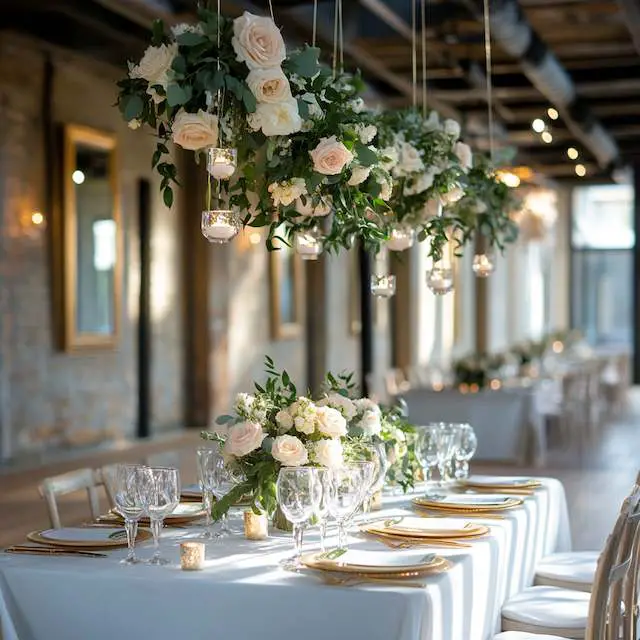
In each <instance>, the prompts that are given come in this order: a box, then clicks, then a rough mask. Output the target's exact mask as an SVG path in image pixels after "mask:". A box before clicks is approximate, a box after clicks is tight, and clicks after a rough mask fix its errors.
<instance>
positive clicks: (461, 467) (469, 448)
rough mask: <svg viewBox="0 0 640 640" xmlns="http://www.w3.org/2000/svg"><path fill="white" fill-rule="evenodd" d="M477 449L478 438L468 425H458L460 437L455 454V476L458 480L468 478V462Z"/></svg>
mask: <svg viewBox="0 0 640 640" xmlns="http://www.w3.org/2000/svg"><path fill="white" fill-rule="evenodd" d="M477 448H478V438H477V437H476V434H475V431H474V430H473V427H472V426H471V425H469V424H463V425H460V437H459V440H458V446H457V448H456V453H455V476H456V478H458V479H462V480H464V479H466V478H468V477H469V460H471V458H473V455H474V454H475V452H476V449H477Z"/></svg>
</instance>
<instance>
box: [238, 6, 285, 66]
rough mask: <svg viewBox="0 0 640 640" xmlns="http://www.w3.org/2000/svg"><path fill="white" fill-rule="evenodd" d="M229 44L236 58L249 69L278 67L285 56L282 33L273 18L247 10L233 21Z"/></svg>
mask: <svg viewBox="0 0 640 640" xmlns="http://www.w3.org/2000/svg"><path fill="white" fill-rule="evenodd" d="M231 44H232V46H233V50H234V51H235V52H236V57H237V58H236V59H237V60H238V61H240V62H244V63H245V64H246V65H247V67H249V69H268V68H270V67H279V66H280V65H281V64H282V63H283V62H284V59H285V58H286V57H287V51H286V48H285V45H284V40H283V38H282V34H281V33H280V30H279V29H278V27H276V25H275V23H274V22H273V20H271V18H263V17H261V16H255V15H253V14H251V13H249V12H248V11H245V12H244V13H243V14H242V16H240V17H239V18H236V19H235V20H234V21H233V38H232V39H231Z"/></svg>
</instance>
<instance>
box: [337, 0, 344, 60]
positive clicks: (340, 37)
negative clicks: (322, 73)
mask: <svg viewBox="0 0 640 640" xmlns="http://www.w3.org/2000/svg"><path fill="white" fill-rule="evenodd" d="M338 40H339V52H340V73H344V29H343V26H342V0H338Z"/></svg>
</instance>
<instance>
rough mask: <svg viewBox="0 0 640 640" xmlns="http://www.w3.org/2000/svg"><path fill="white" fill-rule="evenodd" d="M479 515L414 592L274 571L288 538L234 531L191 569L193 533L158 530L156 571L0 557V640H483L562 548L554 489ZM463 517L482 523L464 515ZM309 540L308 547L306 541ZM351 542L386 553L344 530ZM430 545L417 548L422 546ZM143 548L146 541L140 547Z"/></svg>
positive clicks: (391, 505) (111, 562)
mask: <svg viewBox="0 0 640 640" xmlns="http://www.w3.org/2000/svg"><path fill="white" fill-rule="evenodd" d="M408 508H409V504H408V500H407V498H405V497H404V496H403V497H392V496H389V497H387V498H385V510H384V511H383V512H381V513H382V514H383V515H387V514H389V515H391V514H396V513H403V512H406V511H407V509H408ZM504 515H505V517H504V519H502V520H491V519H489V520H487V521H486V522H487V524H489V525H490V527H491V534H490V536H488V537H487V538H486V539H480V540H477V541H474V542H473V543H472V547H471V548H469V549H466V548H465V549H461V550H451V549H444V548H443V549H442V550H441V551H440V550H436V551H437V552H438V553H439V554H441V555H444V556H447V557H449V558H450V559H451V560H452V561H453V568H452V569H451V570H450V571H448V572H447V573H444V574H441V575H438V576H433V577H430V578H428V579H426V582H427V587H426V588H425V589H415V588H402V587H391V586H386V587H385V586H373V587H372V586H358V587H355V586H354V587H336V586H329V585H325V584H323V583H322V582H320V581H319V580H318V579H317V578H315V577H312V576H306V575H301V574H291V573H287V572H285V571H283V570H281V569H280V568H279V567H278V562H279V560H280V559H281V558H283V557H285V556H287V555H289V554H290V552H291V544H292V542H291V537H290V536H286V535H277V536H276V537H272V538H270V539H268V540H265V541H263V542H249V541H247V540H245V539H244V538H243V537H242V534H240V533H239V534H238V535H236V536H235V537H233V538H229V539H227V540H225V541H224V542H218V543H215V542H214V543H208V544H207V567H206V568H205V570H204V571H201V572H183V571H181V570H180V569H179V568H178V545H179V543H180V541H181V540H183V539H185V538H189V537H193V536H194V535H196V533H197V531H194V529H185V530H177V529H173V530H166V532H165V533H164V534H163V541H162V551H163V554H165V555H166V556H167V557H169V558H171V559H172V560H173V561H174V564H173V565H170V566H166V567H152V566H148V565H137V566H133V567H129V566H122V565H119V564H118V560H120V559H121V558H122V557H123V556H124V554H125V552H124V551H115V552H112V553H111V555H110V557H109V558H98V559H87V558H81V557H77V558H74V557H63V556H60V557H40V556H27V555H21V556H17V555H10V554H4V555H3V556H2V557H0V618H1V622H2V624H1V628H2V633H3V636H2V637H3V640H114V638H127V639H129V638H152V639H153V640H175V639H176V638H181V639H182V640H218V639H219V640H254V639H256V640H257V639H260V640H283V638H303V639H304V640H326V639H327V638H333V639H335V640H346V639H348V638H349V639H351V638H352V639H354V640H360V639H363V640H364V639H366V640H418V639H420V640H490V639H491V638H492V636H493V633H494V632H495V631H496V630H497V629H498V625H499V614H500V607H501V604H502V602H503V601H504V600H505V598H506V597H508V596H509V595H511V594H514V593H516V592H518V591H519V590H521V589H522V588H523V587H525V586H527V585H529V584H531V582H532V579H533V574H534V567H535V564H536V562H537V560H539V559H540V558H541V557H542V556H543V555H546V554H548V553H551V552H554V551H561V550H567V549H568V548H569V547H570V534H569V525H568V518H567V508H566V502H565V496H564V490H563V487H562V485H561V484H560V483H559V482H558V481H556V480H547V479H545V480H544V488H543V489H541V490H539V491H537V492H536V494H535V495H534V496H531V497H527V498H526V499H525V504H524V505H523V506H522V507H519V508H517V509H514V510H512V511H509V512H505V514H504ZM473 521H474V522H482V520H479V519H474V520H473ZM236 526H239V519H238V520H237V521H236ZM316 540H317V538H315V537H314V536H313V535H309V536H308V542H307V547H308V548H309V549H312V548H313V547H314V546H315V541H316ZM352 544H353V545H354V546H358V547H361V548H371V549H378V550H380V549H385V547H384V546H383V545H381V544H380V543H378V542H375V541H372V540H365V539H363V538H362V537H359V536H354V537H353V540H352ZM427 552H431V549H428V550H425V553H427ZM150 553H151V549H150V547H149V544H148V543H147V544H145V545H144V546H142V548H141V549H140V554H141V555H143V556H148V555H150Z"/></svg>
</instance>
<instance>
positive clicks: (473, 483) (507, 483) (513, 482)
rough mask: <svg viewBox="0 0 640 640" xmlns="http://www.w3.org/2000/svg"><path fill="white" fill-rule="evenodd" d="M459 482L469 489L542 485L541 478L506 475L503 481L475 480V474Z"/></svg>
mask: <svg viewBox="0 0 640 640" xmlns="http://www.w3.org/2000/svg"><path fill="white" fill-rule="evenodd" d="M458 484H459V485H460V486H461V487H468V488H469V489H486V490H496V491H501V490H506V491H508V490H514V491H515V490H517V489H539V488H540V487H541V486H542V482H540V480H535V479H534V478H508V477H505V478H504V480H503V481H499V480H496V481H493V480H487V481H484V482H483V481H482V480H474V479H473V476H472V477H471V478H468V479H467V480H459V481H458Z"/></svg>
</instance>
